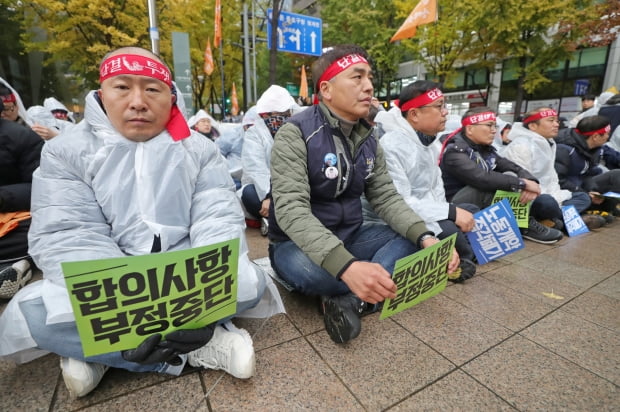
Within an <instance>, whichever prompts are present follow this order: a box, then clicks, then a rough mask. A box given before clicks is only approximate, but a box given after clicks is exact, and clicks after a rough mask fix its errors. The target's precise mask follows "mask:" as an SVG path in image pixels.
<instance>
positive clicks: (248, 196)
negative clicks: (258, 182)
mask: <svg viewBox="0 0 620 412" xmlns="http://www.w3.org/2000/svg"><path fill="white" fill-rule="evenodd" d="M241 202H243V207H245V210H247V212H248V213H249V214H251V215H252V216H254V218H256V220H260V218H261V217H262V216H261V215H260V209H261V207H263V202H262V200H260V199H259V198H258V194H257V193H256V188H255V187H254V185H252V184H250V185H247V186H246V187H244V188H243V191H242V192H241Z"/></svg>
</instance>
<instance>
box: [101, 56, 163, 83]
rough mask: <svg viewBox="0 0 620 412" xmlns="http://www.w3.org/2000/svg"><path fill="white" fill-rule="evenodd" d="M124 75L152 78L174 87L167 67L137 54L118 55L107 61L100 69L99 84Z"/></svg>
mask: <svg viewBox="0 0 620 412" xmlns="http://www.w3.org/2000/svg"><path fill="white" fill-rule="evenodd" d="M122 74H135V75H138V76H146V77H152V78H153V79H157V80H161V81H162V82H164V83H166V84H167V85H168V86H169V87H172V77H171V76H170V70H168V68H167V67H166V66H164V65H163V64H162V63H160V62H158V61H157V60H154V59H151V58H148V57H146V56H138V55H136V54H117V55H115V56H112V57H108V58H107V59H105V60H104V61H103V63H101V67H100V68H99V83H102V82H103V81H104V80H106V79H108V78H110V77H114V76H120V75H122Z"/></svg>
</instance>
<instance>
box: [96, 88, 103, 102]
mask: <svg viewBox="0 0 620 412" xmlns="http://www.w3.org/2000/svg"><path fill="white" fill-rule="evenodd" d="M97 96H99V100H100V101H101V102H103V93H101V89H99V90H97Z"/></svg>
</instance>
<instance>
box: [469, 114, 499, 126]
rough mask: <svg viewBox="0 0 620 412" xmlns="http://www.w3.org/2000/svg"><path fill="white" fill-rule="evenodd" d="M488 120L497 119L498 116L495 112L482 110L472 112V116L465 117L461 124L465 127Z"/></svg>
mask: <svg viewBox="0 0 620 412" xmlns="http://www.w3.org/2000/svg"><path fill="white" fill-rule="evenodd" d="M487 120H493V121H495V120H497V118H496V117H495V113H493V112H482V113H476V114H472V115H471V116H468V117H466V118H464V119H463V120H461V125H462V126H463V127H465V126H469V125H471V124H476V123H482V122H486V121H487Z"/></svg>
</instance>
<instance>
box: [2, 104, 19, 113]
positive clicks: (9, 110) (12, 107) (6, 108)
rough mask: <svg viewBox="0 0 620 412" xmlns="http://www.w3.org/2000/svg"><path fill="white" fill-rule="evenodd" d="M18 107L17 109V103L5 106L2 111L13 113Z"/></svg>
mask: <svg viewBox="0 0 620 412" xmlns="http://www.w3.org/2000/svg"><path fill="white" fill-rule="evenodd" d="M16 109H17V106H15V105H12V106H4V109H3V110H2V111H3V112H7V113H13V112H14V111H15V110H16Z"/></svg>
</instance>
